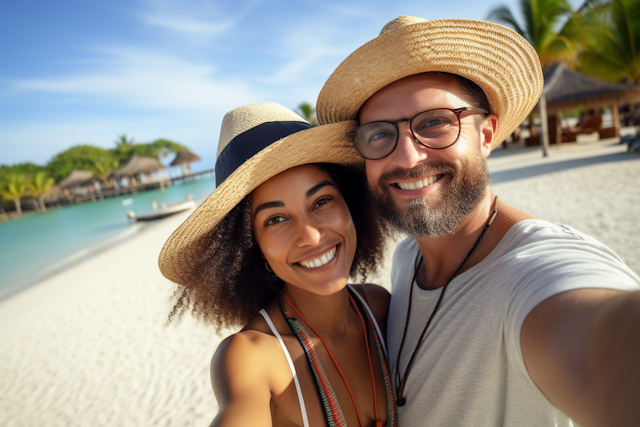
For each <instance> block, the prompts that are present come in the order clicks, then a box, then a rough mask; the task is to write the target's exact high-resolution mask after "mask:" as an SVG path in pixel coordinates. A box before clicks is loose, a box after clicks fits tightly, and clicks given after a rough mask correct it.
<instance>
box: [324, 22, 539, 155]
mask: <svg viewBox="0 0 640 427" xmlns="http://www.w3.org/2000/svg"><path fill="white" fill-rule="evenodd" d="M426 72H444V73H451V74H457V75H459V76H462V77H465V78H467V79H469V80H471V81H473V82H474V83H476V84H477V85H478V86H480V88H482V90H483V91H484V93H485V95H486V96H487V99H488V101H489V105H490V106H491V112H492V113H494V114H496V115H497V116H498V129H497V132H496V137H495V139H494V141H493V144H492V148H495V147H496V146H497V145H498V144H500V143H501V142H502V141H504V140H505V139H506V138H507V136H508V135H510V134H511V133H512V132H513V131H514V130H515V128H516V127H518V126H519V125H520V124H521V123H522V122H523V121H524V119H526V118H527V116H528V115H529V113H530V112H531V110H532V109H533V107H534V106H535V105H536V103H537V102H538V99H539V98H540V94H541V93H542V88H543V78H542V68H541V67H540V60H539V59H538V55H537V54H536V52H535V50H534V49H533V47H532V46H531V45H530V44H529V42H527V41H526V40H525V39H524V38H523V37H521V36H520V35H519V34H517V33H516V32H514V31H512V30H510V29H508V28H506V27H503V26H501V25H498V24H494V23H490V22H485V21H469V20H458V19H444V20H433V21H427V20H424V19H422V18H416V17H411V16H401V17H399V18H396V19H394V20H393V21H391V22H389V23H388V24H386V25H385V26H384V28H383V29H382V31H381V33H380V36H378V37H376V38H375V39H373V40H371V41H370V42H368V43H366V44H364V45H363V46H361V47H360V48H358V49H357V50H356V51H354V52H353V53H352V54H351V55H349V56H348V57H347V58H346V59H345V60H344V61H343V62H342V63H341V64H340V65H339V66H338V67H337V68H336V70H335V71H334V72H333V74H331V76H330V77H329V79H328V80H327V81H326V83H325V84H324V87H323V88H322V90H321V92H320V95H319V97H318V102H317V104H316V113H317V116H318V121H319V122H320V123H322V124H325V123H336V122H340V121H343V120H353V119H355V117H356V115H357V113H358V111H359V110H360V108H361V107H362V105H363V104H364V103H365V102H366V100H367V99H369V98H370V97H371V96H372V95H373V94H375V93H376V92H377V91H379V90H380V89H382V88H383V87H385V86H387V85H389V84H391V83H393V82H395V81H397V80H400V79H402V78H404V77H408V76H411V75H414V74H420V73H426Z"/></svg>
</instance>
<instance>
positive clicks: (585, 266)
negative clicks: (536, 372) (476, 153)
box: [504, 225, 640, 383]
mask: <svg viewBox="0 0 640 427" xmlns="http://www.w3.org/2000/svg"><path fill="white" fill-rule="evenodd" d="M535 234H537V235H535ZM527 240H528V242H527V243H525V244H524V245H520V246H518V248H517V249H516V250H514V251H513V252H512V253H510V255H509V256H508V258H509V261H508V263H509V268H508V269H509V271H510V272H512V273H513V274H510V277H509V278H508V279H507V280H510V281H511V285H512V286H511V287H509V290H508V291H507V292H508V295H507V298H506V300H505V301H506V307H505V314H506V316H505V324H504V325H505V331H504V333H505V339H506V345H507V353H508V357H509V359H510V360H511V361H513V362H514V363H516V364H517V365H518V367H519V368H520V369H521V370H522V372H523V373H524V374H525V376H526V377H527V378H529V380H530V381H532V380H531V377H530V376H529V374H528V372H527V369H526V366H525V363H524V358H523V356H522V350H521V348H520V331H521V329H522V325H523V323H524V320H525V319H526V317H527V316H528V315H529V313H530V312H531V310H533V309H534V308H535V307H536V306H537V305H538V304H540V303H541V302H543V301H544V300H546V299H547V298H550V297H552V296H554V295H557V294H559V293H562V292H566V291H570V290H574V289H584V288H608V289H619V290H626V291H633V290H639V289H640V279H639V278H638V276H637V275H636V274H634V273H633V271H631V269H629V268H628V267H627V266H626V265H625V264H624V262H623V261H622V260H621V259H620V258H619V257H618V256H617V255H616V254H615V253H613V252H612V251H611V250H610V249H609V248H607V247H606V246H604V245H603V244H602V243H600V242H598V241H597V240H595V239H593V238H591V237H589V236H586V235H584V234H582V233H580V232H577V231H576V230H574V229H572V228H571V227H567V226H555V225H554V226H553V227H548V228H546V229H545V228H543V229H540V230H539V231H536V232H535V233H534V236H533V238H532V237H531V236H530V237H529V238H528V239H527ZM532 383H533V381H532Z"/></svg>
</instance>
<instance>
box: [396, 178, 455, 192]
mask: <svg viewBox="0 0 640 427" xmlns="http://www.w3.org/2000/svg"><path fill="white" fill-rule="evenodd" d="M443 176H444V174H438V175H431V176H428V177H426V178H423V179H419V180H417V181H412V182H394V183H392V185H393V186H395V187H396V188H399V189H401V190H417V189H419V188H423V187H427V186H429V185H431V184H433V183H434V182H436V181H438V180H439V179H440V178H442V177H443Z"/></svg>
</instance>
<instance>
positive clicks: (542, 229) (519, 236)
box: [494, 219, 616, 256]
mask: <svg viewBox="0 0 640 427" xmlns="http://www.w3.org/2000/svg"><path fill="white" fill-rule="evenodd" d="M541 247H546V248H547V249H549V250H554V249H557V250H560V249H562V250H564V251H566V250H571V248H573V249H576V250H579V249H580V248H590V249H591V250H594V251H596V252H603V253H606V254H607V255H613V256H616V255H615V254H614V253H613V252H612V251H611V250H610V249H609V248H607V247H606V246H605V245H604V244H602V243H601V242H599V241H598V240H596V239H595V238H593V237H591V236H589V235H587V234H585V233H583V232H581V231H578V230H576V229H575V228H573V227H571V226H568V225H563V224H554V223H551V222H548V221H544V220H541V219H530V220H524V221H520V222H518V223H516V224H514V225H513V226H512V227H511V228H510V229H509V231H508V232H507V233H506V234H505V235H504V236H503V238H502V239H501V241H500V243H499V244H498V246H497V247H496V250H495V254H494V255H498V256H505V255H508V254H510V253H519V252H522V251H536V252H537V251H539V250H540V248H541ZM540 255H544V253H543V252H540Z"/></svg>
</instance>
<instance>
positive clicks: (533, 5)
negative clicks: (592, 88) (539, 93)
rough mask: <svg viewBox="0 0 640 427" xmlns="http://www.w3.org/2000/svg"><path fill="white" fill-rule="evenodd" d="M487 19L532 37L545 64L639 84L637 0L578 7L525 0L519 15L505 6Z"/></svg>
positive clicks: (592, 0) (593, 0)
mask: <svg viewBox="0 0 640 427" xmlns="http://www.w3.org/2000/svg"><path fill="white" fill-rule="evenodd" d="M516 15H520V17H521V18H520V19H516ZM487 19H489V20H492V21H495V22H499V23H503V24H505V25H506V26H508V27H511V28H512V29H513V30H514V31H516V32H517V33H518V34H520V35H521V36H523V37H524V38H525V39H527V41H529V43H531V45H532V46H533V48H534V49H535V50H536V52H537V53H538V56H539V57H540V63H541V64H542V66H543V67H546V66H548V65H552V64H554V63H556V62H560V61H563V62H565V63H566V64H568V65H569V66H571V67H573V68H575V69H578V70H579V71H580V72H583V73H585V74H588V75H591V76H593V77H596V78H598V79H601V80H608V81H611V82H624V81H627V82H631V83H633V84H640V2H639V1H638V0H586V1H585V2H584V3H583V5H582V6H581V7H580V8H579V9H578V10H576V11H574V10H572V9H571V5H570V3H569V1H568V0H520V7H519V10H518V11H517V13H514V12H513V11H511V10H510V9H509V7H507V6H504V5H501V6H497V7H494V8H493V9H491V10H490V11H489V14H488V15H487Z"/></svg>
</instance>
